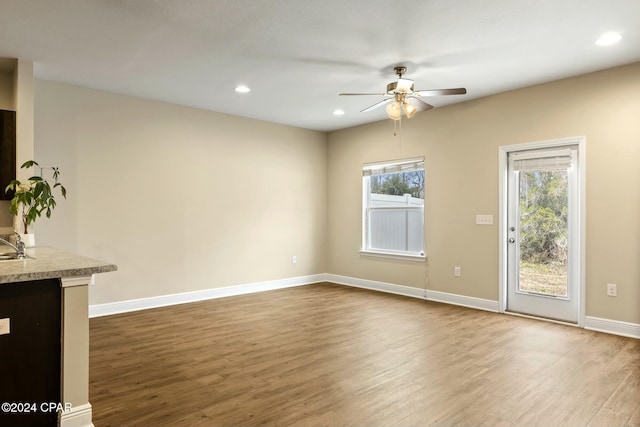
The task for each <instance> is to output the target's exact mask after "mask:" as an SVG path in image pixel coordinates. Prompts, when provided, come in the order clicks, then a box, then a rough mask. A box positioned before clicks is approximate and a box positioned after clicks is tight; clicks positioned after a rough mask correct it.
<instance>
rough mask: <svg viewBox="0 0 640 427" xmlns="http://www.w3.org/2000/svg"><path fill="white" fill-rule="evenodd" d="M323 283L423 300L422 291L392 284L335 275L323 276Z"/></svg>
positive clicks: (423, 294) (423, 291) (423, 292)
mask: <svg viewBox="0 0 640 427" xmlns="http://www.w3.org/2000/svg"><path fill="white" fill-rule="evenodd" d="M325 281H327V282H330V283H335V284H338V285H345V286H352V287H354V288H363V289H370V290H373V291H380V292H386V293H388V294H395V295H402V296H405V297H411V298H420V299H425V290H424V289H421V288H413V287H411V286H402V285H395V284H393V283H386V282H378V281H375V280H367V279H358V278H356V277H348V276H340V275H337V274H325Z"/></svg>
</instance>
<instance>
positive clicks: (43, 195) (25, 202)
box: [5, 160, 67, 246]
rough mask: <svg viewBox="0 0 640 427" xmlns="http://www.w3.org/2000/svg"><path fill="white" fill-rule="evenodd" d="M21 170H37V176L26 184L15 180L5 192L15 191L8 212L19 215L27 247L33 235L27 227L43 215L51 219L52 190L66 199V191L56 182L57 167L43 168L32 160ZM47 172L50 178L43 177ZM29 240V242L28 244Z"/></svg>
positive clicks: (53, 202) (54, 202)
mask: <svg viewBox="0 0 640 427" xmlns="http://www.w3.org/2000/svg"><path fill="white" fill-rule="evenodd" d="M20 168H21V169H28V168H34V172H35V171H36V169H37V172H38V173H37V174H35V173H34V175H33V176H32V177H31V178H29V180H28V181H27V182H24V183H23V182H20V181H19V180H17V179H14V180H12V181H11V182H10V183H9V185H7V188H5V192H9V191H15V194H14V196H13V199H11V204H10V205H9V212H11V214H13V215H15V216H19V215H21V217H22V225H23V233H21V234H23V235H24V236H26V237H23V239H24V240H25V242H26V243H27V245H31V246H32V245H33V235H32V234H31V235H29V225H30V224H32V223H34V222H35V220H36V218H39V217H40V216H41V215H42V213H44V214H45V215H46V216H47V218H50V217H51V212H52V211H53V209H54V208H55V207H56V200H55V196H54V193H53V192H54V190H55V189H56V188H59V189H60V193H61V194H62V196H63V197H64V198H65V199H66V198H67V190H66V189H65V188H64V186H63V185H62V184H61V183H60V182H59V181H58V178H59V177H60V170H59V169H58V168H57V167H49V168H43V167H41V166H40V165H39V164H38V163H37V162H35V161H34V160H29V161H27V162H24V163H23V164H22V166H20ZM45 171H49V172H50V173H51V177H50V178H46V177H44V176H43V172H45ZM29 240H30V241H31V242H29Z"/></svg>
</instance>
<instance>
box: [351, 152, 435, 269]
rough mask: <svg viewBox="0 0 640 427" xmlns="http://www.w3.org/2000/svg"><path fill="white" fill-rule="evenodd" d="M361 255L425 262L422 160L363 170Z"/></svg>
mask: <svg viewBox="0 0 640 427" xmlns="http://www.w3.org/2000/svg"><path fill="white" fill-rule="evenodd" d="M362 189H363V198H362V199H363V200H362V215H363V218H362V224H363V227H362V252H363V253H365V254H372V255H382V256H385V255H386V256H400V257H416V258H419V259H421V260H423V259H424V159H410V160H399V161H395V162H387V163H379V164H368V165H365V166H364V167H363V168H362Z"/></svg>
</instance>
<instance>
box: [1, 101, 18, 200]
mask: <svg viewBox="0 0 640 427" xmlns="http://www.w3.org/2000/svg"><path fill="white" fill-rule="evenodd" d="M13 179H16V112H15V111H8V110H0V200H11V199H12V198H13V192H10V193H5V192H4V190H5V188H6V187H7V185H9V183H10V182H11V180H13Z"/></svg>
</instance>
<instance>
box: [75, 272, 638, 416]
mask: <svg viewBox="0 0 640 427" xmlns="http://www.w3.org/2000/svg"><path fill="white" fill-rule="evenodd" d="M319 282H331V283H336V284H338V285H345V286H353V287H356V288H364V289H370V290H374V291H380V292H386V293H390V294H396V295H402V296H406V297H411V298H419V299H425V300H428V301H435V302H441V303H445V304H453V305H459V306H462V307H469V308H475V309H477V310H485V311H492V312H495V313H499V312H500V307H499V304H498V301H494V300H488V299H483V298H475V297H469V296H465V295H458V294H451V293H448V292H439V291H433V290H429V289H426V290H425V289H421V288H413V287H411V286H403V285H396V284H393V283H386V282H378V281H375V280H367V279H358V278H356V277H348V276H340V275H338V274H329V273H326V274H314V275H311V276H300V277H292V278H289V279H281V280H271V281H266V282H257V283H249V284H245V285H238V286H229V287H225V288H213V289H204V290H202V291H194V292H185V293H181V294H172V295H162V296H157V297H150V298H141V299H136V300H128V301H120V302H114V303H109V304H97V305H91V306H89V317H100V316H109V315H111V314H119V313H128V312H130V311H138V310H146V309H149V308H157V307H165V306H169V305H175V304H184V303H189V302H197V301H204V300H208V299H214V298H224V297H230V296H235V295H244V294H251V293H254V292H264V291H271V290H274V289H283V288H290V287H294V286H303V285H310V284H312V283H319ZM584 328H585V329H590V330H593V331H598V332H605V333H608V334H614V335H621V336H625V337H631V338H640V324H637V323H628V322H621V321H618V320H610V319H602V318H599V317H591V316H586V317H585V322H584ZM74 426H75V425H74Z"/></svg>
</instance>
